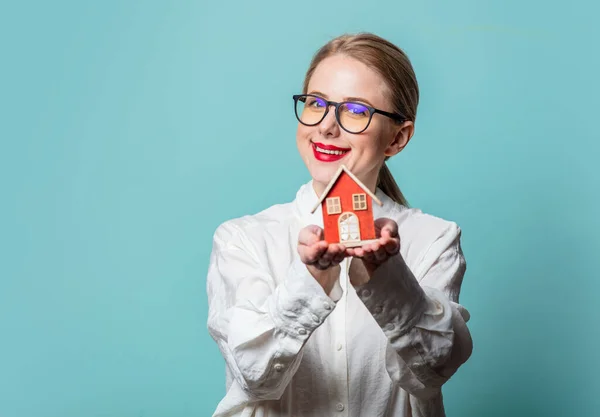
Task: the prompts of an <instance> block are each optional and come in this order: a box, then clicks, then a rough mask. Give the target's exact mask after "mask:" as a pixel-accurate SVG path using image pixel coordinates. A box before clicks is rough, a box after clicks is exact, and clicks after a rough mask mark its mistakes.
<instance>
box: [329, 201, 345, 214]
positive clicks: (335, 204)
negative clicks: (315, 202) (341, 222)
mask: <svg viewBox="0 0 600 417" xmlns="http://www.w3.org/2000/svg"><path fill="white" fill-rule="evenodd" d="M341 212H342V205H341V204H340V198H339V197H329V198H328V199H327V214H338V213H341Z"/></svg>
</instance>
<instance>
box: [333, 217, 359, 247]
mask: <svg viewBox="0 0 600 417" xmlns="http://www.w3.org/2000/svg"><path fill="white" fill-rule="evenodd" d="M338 222H339V229H340V243H344V242H357V241H359V240H360V227H359V224H358V217H356V215H355V214H354V213H344V214H342V215H341V216H340V218H339V220H338Z"/></svg>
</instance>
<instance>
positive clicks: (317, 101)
mask: <svg viewBox="0 0 600 417" xmlns="http://www.w3.org/2000/svg"><path fill="white" fill-rule="evenodd" d="M306 104H307V105H308V106H309V107H316V108H324V107H325V106H326V103H325V100H323V99H322V98H318V97H308V98H307V99H306Z"/></svg>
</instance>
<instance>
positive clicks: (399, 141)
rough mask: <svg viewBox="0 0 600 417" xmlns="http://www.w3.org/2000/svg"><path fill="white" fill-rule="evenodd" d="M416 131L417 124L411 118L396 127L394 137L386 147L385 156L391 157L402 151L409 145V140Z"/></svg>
mask: <svg viewBox="0 0 600 417" xmlns="http://www.w3.org/2000/svg"><path fill="white" fill-rule="evenodd" d="M414 133H415V124H414V123H413V122H412V121H410V120H407V121H406V122H404V123H402V124H401V125H400V126H398V127H395V129H394V139H393V140H392V142H391V143H390V144H389V145H388V147H387V148H385V152H384V154H385V156H388V157H389V156H394V155H396V154H398V153H400V151H402V149H404V147H405V146H406V145H408V142H409V141H410V139H411V138H412V136H413V134H414Z"/></svg>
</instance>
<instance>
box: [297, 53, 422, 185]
mask: <svg viewBox="0 0 600 417" xmlns="http://www.w3.org/2000/svg"><path fill="white" fill-rule="evenodd" d="M388 91H389V90H388V87H387V85H386V84H385V81H384V80H383V78H382V77H380V76H379V75H378V74H377V73H376V72H375V71H373V70H371V69H370V68H369V67H367V66H366V65H365V64H363V63H362V62H360V61H357V60H355V59H353V58H350V57H347V56H344V55H334V56H331V57H329V58H326V59H324V60H323V61H321V63H320V64H319V65H318V66H317V68H316V69H315V71H314V73H313V76H312V77H311V79H310V81H309V84H308V89H307V92H306V93H307V94H315V95H318V96H320V97H323V98H324V99H327V100H331V101H336V102H341V101H348V100H352V101H356V102H362V103H365V104H367V105H370V106H372V107H375V108H377V109H380V110H384V111H388V112H392V111H393V108H392V105H391V102H390V100H389V99H388V97H389V94H388ZM334 110H335V109H334V107H333V106H331V107H330V108H329V112H328V113H327V116H325V118H324V119H323V120H322V121H321V123H319V124H318V125H316V126H305V125H303V124H302V123H298V130H297V132H296V143H297V146H298V150H299V152H300V155H301V157H302V159H303V161H304V163H305V164H306V167H307V168H308V171H309V172H310V175H311V176H312V178H313V185H314V188H315V191H316V192H317V193H318V194H320V193H321V192H322V191H323V190H324V189H325V187H326V186H327V184H328V183H329V181H330V180H331V178H332V177H333V175H334V174H335V172H336V171H337V169H338V168H339V166H340V165H342V164H343V165H346V167H347V168H348V169H349V170H350V171H351V172H352V173H353V174H354V175H356V176H357V177H358V178H359V179H360V180H361V181H362V182H363V183H364V184H365V185H366V186H367V187H369V188H370V189H371V190H374V189H375V185H376V182H377V175H378V173H379V169H380V168H381V166H382V165H383V163H384V160H385V158H386V157H388V156H393V155H395V154H397V153H398V152H400V151H401V150H402V148H404V146H406V144H407V143H408V141H409V140H410V137H411V136H412V132H413V124H412V122H410V121H409V122H404V123H403V124H398V123H396V122H394V121H393V120H392V119H390V118H388V117H385V116H383V115H381V114H374V115H373V117H372V119H371V123H370V124H369V127H368V128H367V129H366V130H365V131H364V132H362V133H359V134H352V133H348V132H346V131H345V130H344V129H342V128H341V127H340V125H339V124H338V122H337V120H336V118H335V111H334ZM324 151H325V152H324ZM332 151H334V152H332Z"/></svg>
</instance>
